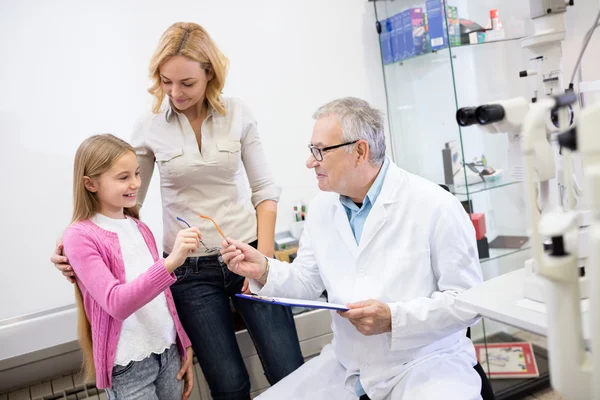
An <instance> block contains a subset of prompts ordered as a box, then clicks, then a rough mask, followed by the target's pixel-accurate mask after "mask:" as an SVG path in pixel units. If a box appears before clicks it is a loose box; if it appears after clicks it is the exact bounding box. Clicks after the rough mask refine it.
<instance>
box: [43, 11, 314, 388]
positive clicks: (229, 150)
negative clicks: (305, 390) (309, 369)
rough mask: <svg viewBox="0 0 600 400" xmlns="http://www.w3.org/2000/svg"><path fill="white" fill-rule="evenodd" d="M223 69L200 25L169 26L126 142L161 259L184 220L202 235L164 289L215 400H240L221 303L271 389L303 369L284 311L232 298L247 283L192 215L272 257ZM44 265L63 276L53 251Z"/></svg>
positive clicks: (257, 156)
mask: <svg viewBox="0 0 600 400" xmlns="http://www.w3.org/2000/svg"><path fill="white" fill-rule="evenodd" d="M228 65H229V62H228V60H227V58H226V57H225V56H224V55H223V54H222V53H221V51H220V50H219V49H218V47H217V46H216V44H215V43H214V42H213V40H212V39H211V38H210V36H209V35H208V33H207V32H206V31H205V30H204V29H203V28H202V27H201V26H199V25H197V24H195V23H182V22H179V23H176V24H174V25H172V26H171V27H170V28H169V29H167V31H166V32H165V33H164V34H163V36H162V37H161V39H160V42H159V44H158V47H157V49H156V51H155V53H154V55H153V56H152V60H151V62H150V76H151V79H152V80H153V82H154V84H153V85H152V87H151V88H150V89H149V92H150V93H151V94H152V95H153V96H154V98H155V103H154V107H153V110H152V113H151V114H149V115H147V116H145V117H143V118H141V119H140V121H139V122H138V123H137V124H136V126H135V128H134V132H133V139H132V144H133V146H134V147H135V150H136V154H137V156H138V160H139V163H140V174H141V177H142V186H141V187H140V193H139V199H138V203H139V204H140V205H141V204H142V203H143V200H144V198H145V196H146V192H147V189H148V185H149V183H150V179H151V177H152V174H153V170H154V166H155V165H156V166H157V167H158V172H159V174H160V191H161V197H162V209H163V227H164V235H163V247H164V251H165V256H167V255H168V254H170V253H171V252H172V243H173V242H174V238H175V235H176V233H177V232H178V231H179V230H180V229H181V228H185V227H186V225H185V224H186V223H187V224H189V225H191V226H196V227H199V228H200V230H201V231H202V233H203V235H204V240H203V246H201V248H200V249H199V250H198V251H197V252H196V253H195V254H193V255H192V256H191V257H189V258H187V260H186V261H185V264H184V266H183V267H181V268H179V269H177V270H176V271H175V273H176V275H177V278H178V279H177V282H176V283H175V284H174V285H173V287H172V292H173V297H174V299H175V304H176V306H177V310H178V312H179V315H180V317H181V321H182V323H183V326H184V327H185V329H186V331H187V332H188V334H189V336H190V339H191V341H192V345H193V348H194V352H195V353H196V357H197V358H198V361H199V363H200V366H201V367H202V371H203V373H204V375H205V377H206V380H207V382H208V385H209V387H210V390H211V394H212V397H213V399H215V400H219V399H249V398H250V380H249V377H248V373H247V371H246V368H245V365H244V363H243V360H242V356H241V353H240V350H239V348H238V345H237V341H236V338H235V332H234V327H233V321H232V317H231V311H230V307H229V302H230V300H231V301H232V302H233V304H234V306H235V308H236V309H237V311H238V312H239V313H240V315H241V316H242V318H243V320H244V322H245V325H246V327H247V328H248V332H249V333H250V336H251V337H252V339H253V341H254V344H255V346H256V349H257V351H258V355H259V357H260V359H261V362H262V364H263V367H264V370H265V374H266V377H267V379H268V381H269V382H270V383H271V384H274V383H276V382H278V381H279V380H281V379H282V378H284V377H285V376H287V375H288V374H289V373H291V372H292V371H294V370H295V369H296V368H298V367H299V366H300V365H302V363H303V357H302V353H301V351H300V345H299V343H298V336H297V333H296V328H295V325H294V320H293V316H292V314H291V311H290V310H289V308H285V307H282V306H272V305H268V304H261V303H258V302H248V301H245V302H244V301H243V300H241V299H239V298H236V297H235V294H236V293H239V292H240V291H243V290H246V286H247V283H246V282H245V281H244V278H243V277H241V276H238V275H235V274H233V273H231V272H230V271H229V270H228V269H227V266H226V265H225V264H223V263H222V262H221V261H220V260H219V254H218V252H219V248H220V243H221V240H222V237H221V236H220V233H219V231H218V229H217V227H215V225H214V224H213V223H212V222H210V221H209V220H208V219H204V218H201V217H200V216H199V214H203V215H205V216H208V217H210V218H212V219H213V220H214V221H215V222H216V224H218V227H219V228H220V230H221V232H224V233H225V234H226V235H228V236H231V237H239V238H240V239H241V240H243V241H244V242H246V243H248V244H250V245H252V246H254V247H256V248H258V250H260V251H261V253H262V254H265V255H267V256H270V257H272V256H273V252H274V249H273V246H274V231H275V220H276V216H277V201H278V199H279V194H280V189H279V188H278V187H277V186H276V185H275V183H274V181H273V178H272V176H271V173H270V171H269V168H268V165H267V162H266V157H265V153H264V150H263V147H262V144H261V141H260V138H259V136H258V130H257V125H256V120H255V118H254V116H253V115H252V112H251V111H250V109H249V108H248V107H247V106H246V105H245V104H244V103H243V102H242V101H241V100H239V99H235V98H226V97H223V96H221V91H222V89H223V87H224V85H225V78H226V75H227V69H228ZM248 186H249V187H250V190H248V189H247V187H248ZM52 261H53V262H54V263H55V264H57V267H58V268H59V269H60V270H61V271H63V274H65V275H66V276H68V277H71V276H70V275H71V274H72V271H70V270H69V266H68V260H67V259H66V258H64V257H63V256H62V255H61V248H60V246H59V247H58V248H57V251H56V253H55V254H54V255H53V257H52Z"/></svg>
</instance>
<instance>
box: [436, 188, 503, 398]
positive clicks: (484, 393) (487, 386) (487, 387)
mask: <svg viewBox="0 0 600 400" xmlns="http://www.w3.org/2000/svg"><path fill="white" fill-rule="evenodd" d="M440 186H441V187H442V188H444V189H446V191H448V192H449V191H450V189H449V188H448V186H446V185H443V184H440ZM467 337H468V338H469V339H471V328H467ZM473 368H474V369H475V371H477V373H478V374H479V377H480V378H481V397H482V398H483V400H495V399H496V395H494V390H493V389H492V384H491V383H490V380H489V379H488V377H487V375H486V373H485V371H484V370H483V367H482V366H481V364H479V363H477V364H475V366H474V367H473Z"/></svg>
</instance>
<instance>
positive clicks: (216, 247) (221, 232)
mask: <svg viewBox="0 0 600 400" xmlns="http://www.w3.org/2000/svg"><path fill="white" fill-rule="evenodd" d="M199 215H200V218H204V219H207V220H209V221H210V222H212V223H213V224H214V226H215V228H217V232H219V235H221V237H222V238H223V239H226V237H225V234H224V233H223V231H222V230H221V228H219V225H217V223H216V222H215V220H214V219H212V218H210V217H207V216H206V215H202V214H199ZM177 220H178V221H181V222H183V223H184V224H186V225H187V227H188V228H191V226H190V224H188V223H187V222H186V221H185V220H184V219H183V218H180V217H177ZM200 244H201V245H202V246H204V248H205V249H206V250H205V252H206V253H208V254H213V253H216V252H218V251H219V250H220V247H218V246H215V247H208V246H206V245H205V244H204V241H202V240H201V241H200Z"/></svg>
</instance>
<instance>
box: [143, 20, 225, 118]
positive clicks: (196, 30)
mask: <svg viewBox="0 0 600 400" xmlns="http://www.w3.org/2000/svg"><path fill="white" fill-rule="evenodd" d="M174 56H184V57H187V58H189V59H190V60H193V61H197V62H199V63H200V65H201V66H202V68H203V69H204V71H206V73H210V72H212V73H213V77H212V79H211V80H210V81H208V84H207V86H206V100H207V101H208V102H209V103H210V105H211V106H212V107H213V108H214V109H215V110H217V112H218V113H219V114H221V115H224V114H225V113H226V112H227V110H226V108H225V104H224V102H223V99H222V98H221V92H222V91H223V87H224V86H225V78H226V77H227V70H228V69H229V60H228V59H227V57H225V55H224V54H223V53H221V50H219V48H218V47H217V45H216V44H215V42H214V41H213V40H212V39H211V37H210V36H209V35H208V32H206V30H204V28H202V27H201V26H200V25H198V24H196V23H193V22H177V23H175V24H173V25H171V26H170V27H169V29H167V30H166V31H165V33H163V35H162V37H161V38H160V41H159V43H158V47H157V48H156V50H155V52H154V55H153V56H152V59H151V60H150V67H149V72H150V79H152V80H153V82H154V83H153V85H152V87H151V88H150V89H148V92H150V94H152V95H153V96H154V106H153V107H152V111H153V112H154V113H155V114H158V113H159V112H160V109H161V106H162V103H163V101H164V99H165V92H164V91H163V90H162V87H161V85H160V72H159V68H160V66H161V65H162V64H163V63H164V62H165V61H167V60H169V59H170V58H171V57H174Z"/></svg>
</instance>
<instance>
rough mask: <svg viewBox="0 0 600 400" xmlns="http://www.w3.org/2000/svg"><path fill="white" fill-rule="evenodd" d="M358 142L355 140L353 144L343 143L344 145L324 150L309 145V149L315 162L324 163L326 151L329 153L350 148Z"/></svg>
mask: <svg viewBox="0 0 600 400" xmlns="http://www.w3.org/2000/svg"><path fill="white" fill-rule="evenodd" d="M356 142H358V140H355V141H353V142H347V143H342V144H336V145H335V146H327V147H323V148H322V149H320V148H318V147H315V146H314V145H312V144H309V145H308V148H309V149H310V152H311V153H312V155H313V157H314V158H315V160H317V161H323V152H325V151H329V150H333V149H337V148H340V147H343V146H348V145H350V144H354V143H356Z"/></svg>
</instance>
